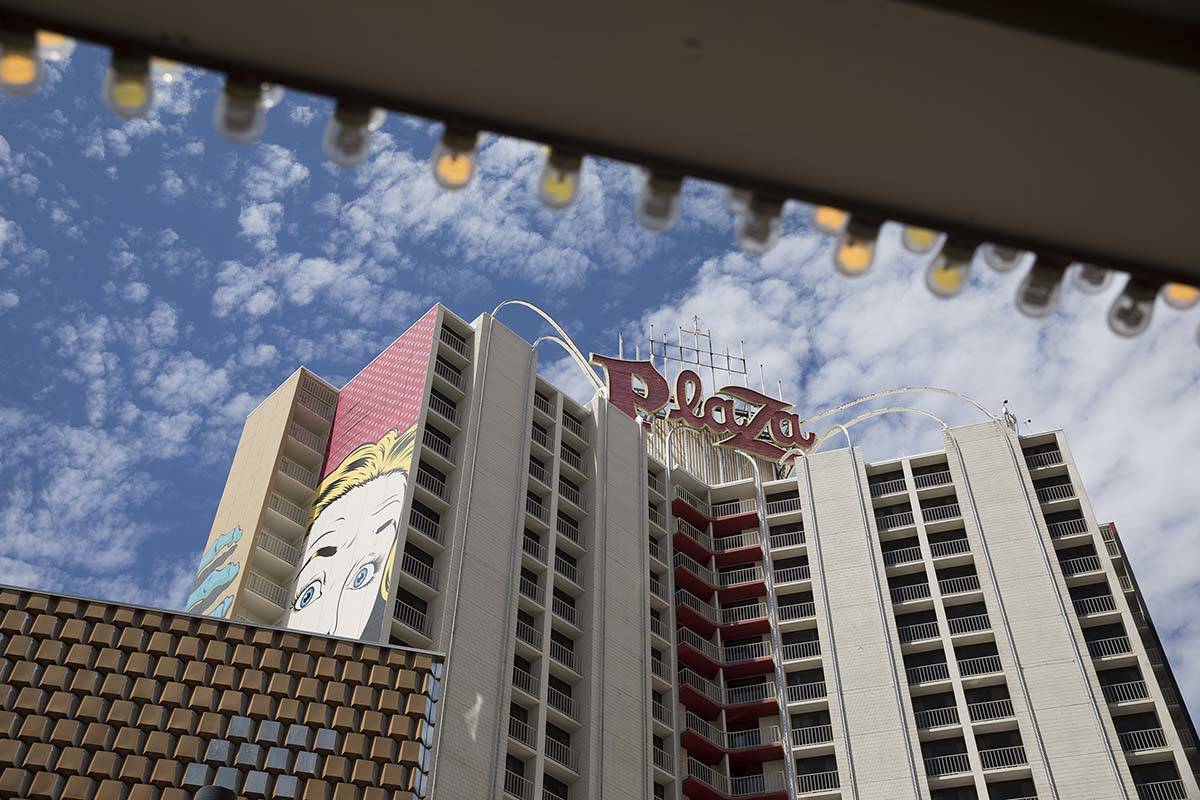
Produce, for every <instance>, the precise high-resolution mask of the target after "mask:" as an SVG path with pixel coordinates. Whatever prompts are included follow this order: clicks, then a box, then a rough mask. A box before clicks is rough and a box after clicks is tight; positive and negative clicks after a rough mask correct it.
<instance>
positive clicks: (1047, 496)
mask: <svg viewBox="0 0 1200 800" xmlns="http://www.w3.org/2000/svg"><path fill="white" fill-rule="evenodd" d="M1074 496H1075V487H1074V486H1072V485H1071V484H1069V483H1060V484H1058V485H1056V486H1043V487H1042V488H1041V489H1038V490H1037V498H1038V501H1039V502H1042V503H1053V502H1055V501H1056V500H1070V499H1071V498H1072V497H1074Z"/></svg>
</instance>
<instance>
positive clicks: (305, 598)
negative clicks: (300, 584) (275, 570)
mask: <svg viewBox="0 0 1200 800" xmlns="http://www.w3.org/2000/svg"><path fill="white" fill-rule="evenodd" d="M320 596H321V579H320V578H315V579H314V580H313V581H311V582H310V583H309V584H308V586H305V587H304V588H303V589H301V590H300V594H298V595H296V602H294V603H293V604H292V607H293V608H295V609H296V610H297V611H299V610H300V609H302V608H304V607H305V606H307V605H309V604H310V603H312V602H313V601H314V600H316V599H317V598H318V597H320Z"/></svg>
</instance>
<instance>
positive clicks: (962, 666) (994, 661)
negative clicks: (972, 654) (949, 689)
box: [958, 656, 1004, 678]
mask: <svg viewBox="0 0 1200 800" xmlns="http://www.w3.org/2000/svg"><path fill="white" fill-rule="evenodd" d="M1003 671H1004V667H1003V665H1002V664H1001V663H1000V656H979V657H978V658H963V659H959V662H958V672H959V674H960V675H962V676H963V677H964V678H976V677H979V676H980V675H991V674H993V673H997V672H1003Z"/></svg>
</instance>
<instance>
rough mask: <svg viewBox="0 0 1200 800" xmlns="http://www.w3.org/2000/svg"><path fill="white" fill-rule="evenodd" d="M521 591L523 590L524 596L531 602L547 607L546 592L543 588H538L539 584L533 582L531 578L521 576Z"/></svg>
mask: <svg viewBox="0 0 1200 800" xmlns="http://www.w3.org/2000/svg"><path fill="white" fill-rule="evenodd" d="M520 590H521V594H522V596H524V597H528V598H529V599H530V600H532V601H533V602H535V603H537V604H538V605H539V606H541V605H545V599H546V593H545V590H544V589H542V587H540V586H538V585H537V583H535V582H534V581H531V580H530V579H529V578H526V577H525V576H524V575H522V576H521V581H520Z"/></svg>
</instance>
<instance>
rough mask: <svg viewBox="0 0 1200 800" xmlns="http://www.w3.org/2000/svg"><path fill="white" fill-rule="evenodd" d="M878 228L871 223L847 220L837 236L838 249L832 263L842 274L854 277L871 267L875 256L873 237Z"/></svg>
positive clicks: (876, 233)
mask: <svg viewBox="0 0 1200 800" xmlns="http://www.w3.org/2000/svg"><path fill="white" fill-rule="evenodd" d="M878 232H879V229H878V228H876V227H875V226H873V225H870V224H866V223H863V222H859V221H858V220H853V219H852V220H849V221H848V222H847V224H846V226H845V230H844V232H843V233H842V234H841V235H840V236H839V237H838V238H839V242H838V249H837V253H836V254H834V257H833V263H834V266H836V267H837V268H838V271H839V272H841V273H842V274H843V275H850V276H851V277H856V276H858V275H863V274H865V273H866V272H867V270H869V269H870V268H871V262H872V261H873V260H874V258H875V238H876V237H877V236H878Z"/></svg>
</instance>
